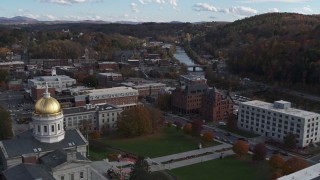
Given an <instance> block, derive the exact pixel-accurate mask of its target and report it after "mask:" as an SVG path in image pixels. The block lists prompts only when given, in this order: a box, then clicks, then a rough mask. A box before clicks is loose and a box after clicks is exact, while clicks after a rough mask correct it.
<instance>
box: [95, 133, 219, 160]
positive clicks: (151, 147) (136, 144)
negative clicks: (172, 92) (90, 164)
mask: <svg viewBox="0 0 320 180" xmlns="http://www.w3.org/2000/svg"><path fill="white" fill-rule="evenodd" d="M100 141H101V142H103V143H104V144H106V145H107V146H111V147H114V148H117V149H121V150H124V151H126V152H130V153H133V154H135V155H141V156H144V157H150V158H154V157H161V156H166V155H170V154H175V153H180V152H185V151H191V150H195V149H197V148H198V146H199V143H200V142H201V140H200V138H196V137H192V136H190V135H186V134H185V133H184V132H183V131H182V130H177V129H176V128H175V127H164V128H163V129H162V130H161V131H160V132H158V133H156V134H152V135H147V136H141V137H136V138H118V137H116V138H105V139H101V140H100ZM219 144H220V143H218V142H215V141H212V142H211V143H209V144H208V145H209V146H214V145H219ZM107 146H106V153H107V152H108V151H110V148H107ZM92 153H95V154H96V155H99V153H104V152H97V151H95V150H92ZM92 155H94V154H92Z"/></svg>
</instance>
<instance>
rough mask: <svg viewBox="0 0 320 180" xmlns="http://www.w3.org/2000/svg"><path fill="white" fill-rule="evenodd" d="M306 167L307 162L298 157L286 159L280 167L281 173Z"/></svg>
mask: <svg viewBox="0 0 320 180" xmlns="http://www.w3.org/2000/svg"><path fill="white" fill-rule="evenodd" d="M306 167H308V164H307V162H306V161H305V160H304V159H301V158H298V157H292V158H290V159H288V160H287V161H286V162H285V163H284V165H283V167H282V174H283V175H287V174H291V173H294V172H296V171H299V170H301V169H304V168H306Z"/></svg>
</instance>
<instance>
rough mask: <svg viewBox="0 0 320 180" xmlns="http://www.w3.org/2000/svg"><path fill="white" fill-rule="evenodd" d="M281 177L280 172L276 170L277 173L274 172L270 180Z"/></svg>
mask: <svg viewBox="0 0 320 180" xmlns="http://www.w3.org/2000/svg"><path fill="white" fill-rule="evenodd" d="M281 176H282V174H281V171H279V170H278V171H275V172H274V173H272V176H271V179H272V180H277V179H278V178H279V177H281Z"/></svg>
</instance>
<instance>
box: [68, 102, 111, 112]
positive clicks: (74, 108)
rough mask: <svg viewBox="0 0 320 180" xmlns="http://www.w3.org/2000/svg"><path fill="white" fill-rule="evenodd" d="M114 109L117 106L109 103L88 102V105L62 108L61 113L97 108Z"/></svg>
mask: <svg viewBox="0 0 320 180" xmlns="http://www.w3.org/2000/svg"><path fill="white" fill-rule="evenodd" d="M115 109H117V108H116V107H114V106H111V105H109V104H98V105H97V104H96V105H91V104H88V107H87V106H82V107H72V108H65V109H63V114H64V115H68V114H75V113H84V112H92V111H98V110H100V111H101V110H115Z"/></svg>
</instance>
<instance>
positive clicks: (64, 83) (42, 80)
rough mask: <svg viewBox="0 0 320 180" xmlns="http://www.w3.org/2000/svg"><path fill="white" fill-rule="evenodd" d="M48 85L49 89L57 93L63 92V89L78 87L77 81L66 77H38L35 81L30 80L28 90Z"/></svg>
mask: <svg viewBox="0 0 320 180" xmlns="http://www.w3.org/2000/svg"><path fill="white" fill-rule="evenodd" d="M46 83H47V84H48V87H51V88H55V90H56V91H58V92H61V91H62V90H63V89H68V88H69V87H72V86H73V85H76V83H77V81H76V80H75V79H73V78H70V77H69V76H66V75H60V76H38V77H34V78H33V79H28V88H32V87H34V86H38V85H45V84H46Z"/></svg>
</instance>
